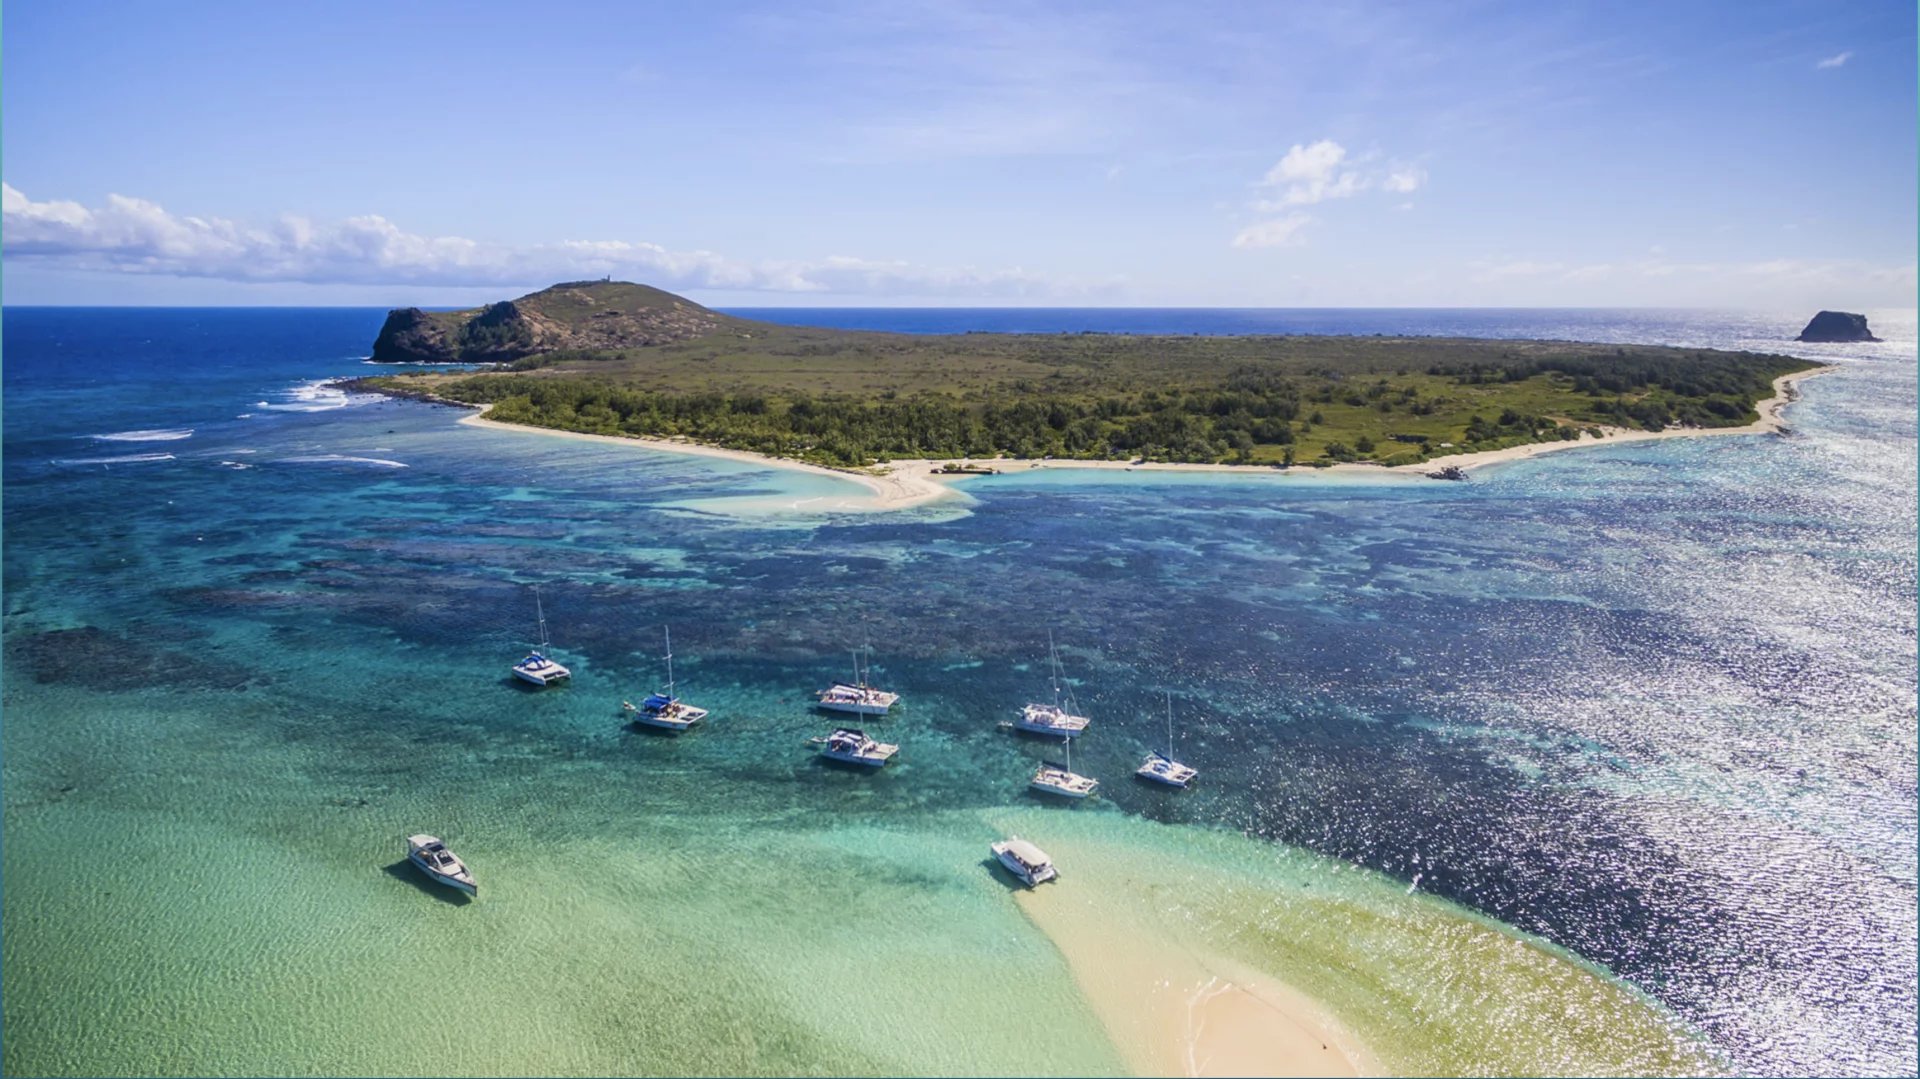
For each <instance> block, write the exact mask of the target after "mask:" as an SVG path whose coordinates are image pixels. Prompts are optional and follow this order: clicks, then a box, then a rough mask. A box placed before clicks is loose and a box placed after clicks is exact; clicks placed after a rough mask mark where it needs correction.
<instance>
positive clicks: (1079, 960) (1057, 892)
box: [1016, 878, 1381, 1076]
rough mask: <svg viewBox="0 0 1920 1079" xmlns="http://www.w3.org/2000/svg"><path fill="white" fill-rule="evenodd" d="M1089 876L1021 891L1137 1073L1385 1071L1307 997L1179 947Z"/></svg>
mask: <svg viewBox="0 0 1920 1079" xmlns="http://www.w3.org/2000/svg"><path fill="white" fill-rule="evenodd" d="M1084 883H1085V882H1083V881H1075V882H1069V881H1067V880H1065V879H1064V878H1063V879H1062V880H1061V881H1058V882H1055V883H1052V884H1047V885H1043V886H1042V887H1041V888H1039V889H1037V890H1034V891H1030V892H1023V893H1021V894H1019V895H1018V896H1016V900H1017V902H1018V904H1019V906H1020V910H1021V912H1022V913H1023V914H1025V915H1026V916H1027V918H1028V919H1029V920H1030V921H1032V922H1033V924H1034V925H1035V926H1036V927H1037V928H1039V929H1040V930H1041V931H1042V932H1043V933H1045V934H1046V935H1047V938H1048V940H1050V941H1051V942H1052V943H1053V946H1054V947H1055V948H1056V949H1057V950H1058V951H1059V952H1060V955H1061V957H1062V958H1063V959H1065V960H1066V963H1067V967H1068V969H1069V970H1071V971H1072V972H1073V978H1074V982H1075V984H1077V985H1078V986H1079V988H1080V992H1081V996H1082V997H1084V998H1085V1000H1086V1001H1087V1003H1088V1005H1090V1006H1091V1007H1092V1008H1093V1011H1094V1014H1095V1015H1097V1016H1098V1017H1099V1018H1100V1021H1101V1023H1102V1025H1104V1026H1105V1027H1106V1029H1107V1035H1108V1037H1109V1038H1110V1039H1111V1040H1112V1041H1113V1044H1114V1047H1115V1048H1116V1049H1118V1050H1119V1051H1120V1054H1121V1056H1122V1058H1123V1059H1125V1060H1126V1061H1127V1063H1128V1065H1129V1066H1130V1067H1131V1068H1132V1070H1133V1071H1134V1072H1135V1073H1136V1074H1139V1075H1156V1076H1240V1075H1271V1076H1306V1075H1322V1076H1351V1075H1369V1074H1380V1073H1381V1069H1380V1068H1379V1066H1378V1065H1377V1064H1376V1063H1375V1061H1374V1059H1373V1057H1372V1056H1371V1054H1369V1053H1368V1052H1367V1051H1366V1049H1365V1048H1363V1047H1362V1046H1361V1045H1360V1044H1359V1043H1358V1042H1357V1041H1356V1040H1355V1039H1354V1038H1353V1037H1352V1035H1350V1034H1349V1033H1348V1032H1347V1031H1345V1030H1344V1029H1343V1028H1342V1027H1341V1026H1340V1024H1339V1023H1338V1022H1336V1021H1335V1020H1334V1018H1333V1017H1332V1015H1331V1014H1329V1013H1328V1012H1327V1010H1326V1009H1325V1008H1323V1007H1321V1006H1320V1005H1319V1004H1317V1003H1315V1002H1314V1001H1313V1000H1312V999H1311V998H1309V997H1307V996H1305V995H1304V994H1302V993H1300V992H1299V991H1297V990H1295V989H1293V988H1292V987H1290V986H1287V985H1285V984H1284V983H1282V982H1280V981H1278V980H1277V979H1274V978H1272V977H1270V976H1267V975H1265V974H1261V973H1259V972H1257V971H1254V970H1252V969H1250V968H1248V967H1245V966H1243V965H1241V964H1239V963H1236V962H1233V961H1231V960H1228V959H1225V958H1222V957H1220V956H1217V955H1212V954H1209V953H1207V952H1204V951H1201V950H1197V949H1194V948H1192V947H1190V946H1188V945H1186V944H1183V943H1182V942H1180V941H1178V940H1176V939H1174V937H1173V935H1172V934H1170V933H1168V932H1166V931H1165V930H1164V929H1162V928H1160V927H1157V926H1155V925H1152V924H1145V923H1143V922H1142V921H1141V920H1140V919H1138V918H1136V917H1133V916H1132V912H1131V911H1130V910H1128V909H1126V908H1125V907H1124V905H1123V904H1120V903H1114V902H1108V901H1105V898H1104V897H1103V894H1102V893H1100V892H1099V891H1098V890H1097V889H1089V888H1086V887H1084ZM1075 885H1083V886H1081V887H1076V886H1075Z"/></svg>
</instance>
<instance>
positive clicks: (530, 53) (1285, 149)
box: [0, 0, 1917, 309]
mask: <svg viewBox="0 0 1920 1079" xmlns="http://www.w3.org/2000/svg"><path fill="white" fill-rule="evenodd" d="M0 42H3V43H4V61H5V62H4V65H0V140H3V141H0V149H3V150H4V156H3V157H0V163H3V166H4V167H3V168H0V173H3V178H4V181H5V184H6V188H5V191H4V201H5V206H4V218H3V219H0V240H3V241H4V266H3V267H0V269H3V271H4V276H3V277H0V291H3V293H4V300H5V302H6V303H102V304H113V303H163V304H173V303H180V304H192V303H205V304H223V303H286V304H302V303H319V304H332V303H344V304H369V305H389V304H403V303H422V304H431V303H468V302H475V301H479V300H484V299H493V298H498V297H500V296H502V295H513V294H517V293H519V292H523V291H527V290H529V289H532V288H537V287H540V286H542V285H545V284H549V283H551V282H552V281H554V280H559V279H566V278H577V277H586V276H594V277H598V276H601V275H603V274H612V275H613V276H615V277H616V278H624V279H631V280H640V281H645V282H648V283H651V284H656V285H660V286H662V287H665V288H671V289H674V290H676V291H681V292H685V293H687V294H688V295H690V296H692V297H694V298H695V299H698V300H701V301H703V302H708V303H714V304H720V305H734V306H778V305H788V304H807V305H830V306H859V305H867V304H954V305H996V306H997V305H1012V304H1043V305H1075V306H1081V305H1084V306H1096V305H1110V304H1118V305H1136V304H1137V305H1180V306H1216V305H1218V306H1505V305H1511V306H1530V305H1567V306H1589V305H1592V306H1611V305H1675V306H1728V307H1747V308H1780V307H1785V308H1789V309H1798V308H1801V307H1807V308H1813V307H1820V306H1827V307H1842V308H1853V309H1858V308H1862V307H1874V306H1911V305H1912V304H1913V299H1914V291H1915V269H1914V266H1915V237H1916V227H1917V226H1916V215H1915V206H1916V196H1917V193H1916V163H1915V158H1916V150H1915V146H1916V143H1915V130H1916V104H1915V103H1916V91H1915V85H1916V70H1915V52H1916V42H1915V6H1914V4H1913V3H1911V0H1908V2H1903V3H1892V2H1888V3H1874V2H1863V3H1836V2H1825V0H1823V2H1793V3H1777V2H1764V0H1761V2H1740V3H1705V2H1701V3H1671V2H1668V3H1658V4H1577V3H1569V4H1541V3H1537V2H1528V3H1471V2H1468V3H1434V4H1389V3H1366V4H1340V3H1272V4H1246V3H1226V4H1219V5H1205V4H1185V3H1182V4H1165V3H1140V4H1093V5H1085V6H1072V5H1045V6H1038V7H1036V6H1035V5H1032V4H1016V3H1009V4H972V3H949V2H935V3H924V4H922V3H907V2H883V3H874V4H863V3H847V4H838V3H834V4H821V5H797V4H768V5H764V6H754V5H745V4H742V5H686V4H672V5H669V4H651V5H641V4H626V3H607V4H568V3H549V4H544V5H542V6H540V7H539V8H537V9H536V8H535V7H533V6H530V5H511V6H510V5H490V4H484V3H462V4H395V3H386V4H379V5H371V4H369V5H354V4H347V3H336V4H328V5H321V6H312V5H265V4H231V5H223V4H205V3H201V4H193V3H187V4H179V5H160V4H126V3H89V2H83V0H66V2H62V3H57V4H56V3H50V2H39V3H24V2H23V3H16V4H10V5H7V6H6V7H5V9H4V11H3V12H0Z"/></svg>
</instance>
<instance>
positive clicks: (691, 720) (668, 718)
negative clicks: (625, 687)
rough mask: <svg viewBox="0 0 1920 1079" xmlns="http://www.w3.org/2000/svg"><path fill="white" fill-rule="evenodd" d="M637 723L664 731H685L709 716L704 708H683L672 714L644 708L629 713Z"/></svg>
mask: <svg viewBox="0 0 1920 1079" xmlns="http://www.w3.org/2000/svg"><path fill="white" fill-rule="evenodd" d="M628 714H629V715H631V716H632V717H633V721H634V722H635V723H638V724H640V725H641V726H643V727H653V728H655V729H656V730H663V731H684V730H688V729H690V728H691V727H692V726H693V725H694V724H695V723H698V722H700V721H701V720H703V719H705V718H707V710H706V709H704V708H682V709H680V710H678V711H677V712H675V713H674V714H672V715H666V714H664V713H661V712H648V711H645V710H644V709H642V710H637V711H633V712H630V713H628Z"/></svg>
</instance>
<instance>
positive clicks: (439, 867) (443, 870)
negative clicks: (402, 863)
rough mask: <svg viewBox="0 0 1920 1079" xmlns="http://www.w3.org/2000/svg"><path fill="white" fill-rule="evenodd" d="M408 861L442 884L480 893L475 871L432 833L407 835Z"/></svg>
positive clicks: (469, 892)
mask: <svg viewBox="0 0 1920 1079" xmlns="http://www.w3.org/2000/svg"><path fill="white" fill-rule="evenodd" d="M407 861H409V862H412V863H413V864H414V865H417V866H419V867H420V871H421V872H423V873H425V874H426V875H427V876H429V877H432V878H433V879H434V880H437V881H439V882H440V883H441V884H444V885H447V886H448V887H450V888H458V889H460V890H461V891H463V892H465V893H467V894H468V895H471V896H478V895H479V894H480V886H479V885H478V884H476V883H474V880H473V872H472V871H471V870H469V869H468V868H467V865H466V863H465V862H462V861H461V860H460V859H459V858H458V857H456V856H455V855H454V853H453V852H452V851H450V850H448V849H447V845H446V844H445V843H442V842H440V841H439V840H438V839H436V838H434V837H433V836H430V835H410V836H408V837H407Z"/></svg>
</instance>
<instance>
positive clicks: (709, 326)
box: [373, 281, 740, 363]
mask: <svg viewBox="0 0 1920 1079" xmlns="http://www.w3.org/2000/svg"><path fill="white" fill-rule="evenodd" d="M738 321H740V320H738V319H733V318H730V317H728V316H726V315H722V314H720V313H718V312H715V311H710V310H708V309H706V308H704V307H702V306H700V305H699V304H697V303H694V302H693V301H692V300H688V299H685V298H683V297H680V296H675V295H674V294H673V293H671V292H663V291H661V290H660V289H657V288H650V287H648V286H646V285H635V284H630V283H628V282H625V281H570V282H567V283H564V284H559V285H555V286H553V287H552V288H547V289H542V290H541V291H539V292H535V293H532V294H530V295H527V296H522V297H520V298H519V299H517V300H503V301H501V302H499V303H495V304H488V305H487V306H485V307H476V308H473V309H471V310H467V311H422V310H421V309H420V308H418V307H406V308H400V309H397V310H394V311H389V312H388V313H387V321H386V324H385V325H384V326H382V327H381V328H380V336H379V337H377V338H375V339H374V342H373V360H374V362H375V363H472V362H476V361H478V362H500V361H506V360H515V359H519V358H520V357H523V356H532V355H536V354H539V353H544V352H554V351H558V350H563V349H577V350H588V349H617V348H639V347H645V346H648V345H663V344H667V343H669V342H672V341H685V340H689V339H692V338H697V337H701V336H703V335H705V334H708V333H712V332H713V331H715V330H718V329H721V328H722V327H725V326H727V325H728V324H730V323H734V322H738Z"/></svg>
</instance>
